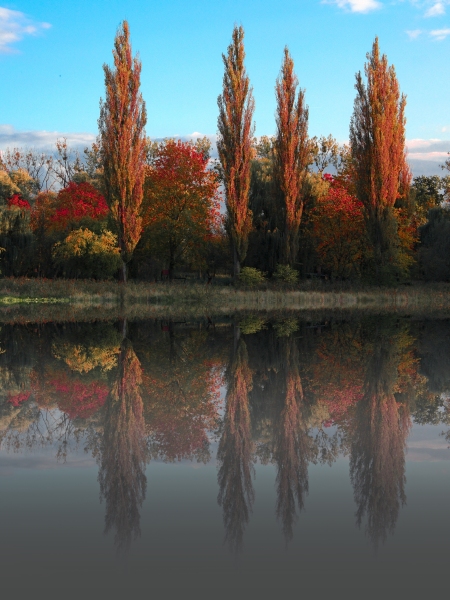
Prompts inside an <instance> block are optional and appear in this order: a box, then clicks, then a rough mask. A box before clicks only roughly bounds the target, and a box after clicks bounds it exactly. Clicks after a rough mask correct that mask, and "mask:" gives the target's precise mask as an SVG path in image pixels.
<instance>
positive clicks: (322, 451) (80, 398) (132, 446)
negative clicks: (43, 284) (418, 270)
mask: <svg viewBox="0 0 450 600" xmlns="http://www.w3.org/2000/svg"><path fill="white" fill-rule="evenodd" d="M0 348H1V353H0V485H1V489H2V493H1V494H0V514H1V515H2V516H1V518H0V540H1V542H0V552H1V557H0V564H1V568H0V572H1V577H2V587H3V589H4V590H5V591H7V590H16V591H17V590H20V592H21V593H22V594H23V595H25V594H29V593H30V592H31V593H33V591H34V592H36V593H38V592H39V593H40V592H42V591H43V590H47V591H50V590H52V591H53V590H61V589H70V591H72V590H73V591H74V592H75V591H80V590H84V591H86V590H92V591H93V592H95V593H97V592H101V591H104V592H107V593H108V597H111V598H114V597H122V596H123V594H124V592H125V591H128V592H129V591H130V590H134V591H135V592H137V591H139V593H141V592H144V593H151V592H153V593H155V594H156V595H157V596H159V597H165V596H163V595H161V594H164V593H166V594H169V595H172V594H173V595H174V597H175V595H179V594H180V592H181V593H189V592H193V591H197V592H199V591H200V592H205V593H206V592H208V593H210V594H213V595H214V596H215V597H222V596H221V595H222V594H223V595H224V596H227V595H229V594H230V593H233V595H234V596H237V597H240V595H242V596H244V595H248V594H249V593H250V592H253V591H255V592H258V595H259V596H260V597H269V596H273V594H274V592H280V590H284V591H288V590H289V591H290V592H293V593H295V594H297V595H301V594H302V593H303V594H305V595H306V597H312V596H311V594H312V593H313V591H314V593H316V594H319V595H323V597H325V595H327V596H328V595H329V594H330V593H333V592H334V593H336V592H340V591H342V590H347V591H352V590H357V591H358V592H360V593H362V594H363V597H371V595H370V594H375V595H377V594H378V593H380V592H382V591H383V590H398V591H401V590H404V591H413V592H417V591H420V590H428V592H429V590H430V589H441V588H442V587H444V585H445V581H444V578H445V574H446V569H445V568H444V563H445V565H446V564H447V562H448V530H449V525H450V519H449V517H448V502H449V499H450V477H449V475H450V450H449V449H448V445H449V443H450V370H449V364H450V321H449V320H445V319H441V320H432V319H429V320H419V319H414V318H408V317H399V316H397V315H389V316H380V315H376V316H364V317H356V316H355V317H352V316H348V317H346V318H341V317H339V318H338V317H336V316H328V315H319V316H317V317H315V318H314V320H311V319H310V320H308V321H305V320H302V317H301V315H295V314H291V315H290V316H289V317H286V316H284V317H280V318H273V319H269V318H266V317H264V316H261V315H244V316H241V317H236V316H235V317H229V318H220V319H217V320H215V319H213V318H209V319H205V320H204V321H198V322H194V321H192V322H188V321H180V322H175V321H171V320H166V321H164V320H154V321H129V322H128V323H125V322H117V323H114V322H101V321H98V322H94V323H66V324H58V323H48V324H44V325H4V326H3V327H2V329H1V331H0ZM24 571H26V573H27V576H26V577H24ZM68 582H70V584H69V583H68ZM316 597H317V596H316Z"/></svg>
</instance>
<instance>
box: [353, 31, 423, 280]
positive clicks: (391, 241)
mask: <svg viewBox="0 0 450 600" xmlns="http://www.w3.org/2000/svg"><path fill="white" fill-rule="evenodd" d="M367 60H368V62H367V63H366V65H365V68H364V71H365V74H366V77H367V85H365V84H364V82H363V78H362V75H361V72H359V73H357V75H356V84H355V88H356V92H357V95H356V99H355V105H354V111H353V116H352V119H351V123H350V146H351V156H352V162H353V166H354V173H355V188H356V194H357V196H358V198H359V200H360V201H361V202H362V203H363V206H364V213H365V220H366V227H367V234H368V238H369V240H370V242H371V245H372V247H373V270H374V273H375V275H376V277H377V280H378V281H380V282H382V281H383V280H386V281H388V280H389V279H392V277H393V276H394V275H395V274H396V270H397V271H398V268H397V260H398V249H399V239H398V233H397V229H398V225H397V222H396V218H395V213H394V210H393V209H394V204H395V201H396V200H397V199H398V198H399V197H401V196H406V195H407V194H408V191H409V186H410V182H411V173H410V170H409V167H408V164H407V162H406V150H405V125H406V119H405V106H406V97H405V96H404V95H403V94H400V88H399V84H398V81H397V76H396V73H395V68H394V66H388V61H387V57H386V55H384V54H383V56H381V57H380V51H379V46H378V38H375V41H374V44H373V47H372V53H371V54H367Z"/></svg>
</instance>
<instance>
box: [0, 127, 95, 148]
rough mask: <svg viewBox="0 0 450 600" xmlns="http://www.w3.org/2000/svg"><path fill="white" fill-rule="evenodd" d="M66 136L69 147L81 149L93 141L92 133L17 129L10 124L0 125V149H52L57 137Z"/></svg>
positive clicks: (93, 135)
mask: <svg viewBox="0 0 450 600" xmlns="http://www.w3.org/2000/svg"><path fill="white" fill-rule="evenodd" d="M63 137H65V138H67V143H68V144H69V146H71V147H74V148H75V147H76V148H79V149H83V148H85V147H86V146H90V145H91V144H92V143H93V142H95V139H96V136H95V134H93V133H65V132H61V131H36V130H32V131H19V130H17V129H15V128H14V127H12V125H0V150H6V148H24V147H27V148H37V149H40V148H42V149H43V150H54V149H55V143H56V140H57V139H58V138H63Z"/></svg>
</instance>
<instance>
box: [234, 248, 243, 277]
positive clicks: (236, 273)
mask: <svg viewBox="0 0 450 600" xmlns="http://www.w3.org/2000/svg"><path fill="white" fill-rule="evenodd" d="M240 272H241V263H240V262H239V258H238V253H237V249H236V245H235V244H233V279H234V280H235V281H237V280H238V279H239V273H240Z"/></svg>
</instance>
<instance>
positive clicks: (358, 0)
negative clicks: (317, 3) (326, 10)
mask: <svg viewBox="0 0 450 600" xmlns="http://www.w3.org/2000/svg"><path fill="white" fill-rule="evenodd" d="M323 3H324V4H336V5H337V6H338V7H339V8H344V9H346V10H349V11H350V12H358V13H367V12H370V11H371V10H376V9H377V8H381V2H378V0H323Z"/></svg>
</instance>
